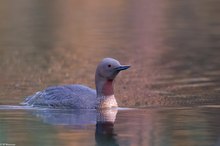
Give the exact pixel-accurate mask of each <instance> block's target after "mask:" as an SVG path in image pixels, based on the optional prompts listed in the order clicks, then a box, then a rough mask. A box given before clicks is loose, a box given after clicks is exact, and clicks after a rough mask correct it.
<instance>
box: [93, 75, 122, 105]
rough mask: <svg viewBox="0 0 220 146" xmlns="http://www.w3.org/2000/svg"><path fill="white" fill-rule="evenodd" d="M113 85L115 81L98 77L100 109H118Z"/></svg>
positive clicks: (97, 88)
mask: <svg viewBox="0 0 220 146" xmlns="http://www.w3.org/2000/svg"><path fill="white" fill-rule="evenodd" d="M113 84H114V80H108V79H105V78H102V77H100V76H96V92H97V101H98V106H97V107H98V108H111V107H118V104H117V102H116V99H115V96H114V88H113Z"/></svg>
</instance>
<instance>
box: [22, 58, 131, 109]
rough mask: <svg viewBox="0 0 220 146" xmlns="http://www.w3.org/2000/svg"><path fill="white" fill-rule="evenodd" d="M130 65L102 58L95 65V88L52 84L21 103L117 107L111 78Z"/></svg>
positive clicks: (92, 107) (48, 105) (77, 107)
mask: <svg viewBox="0 0 220 146" xmlns="http://www.w3.org/2000/svg"><path fill="white" fill-rule="evenodd" d="M129 67H130V66H127V65H121V64H120V63H119V62H118V61H117V60H115V59H112V58H104V59H103V60H102V61H101V62H100V63H99V64H98V66H97V69H96V75H95V83H96V90H94V89H91V88H89V87H86V86H84V85H78V84H74V85H63V86H53V87H49V88H46V89H44V90H43V91H39V92H36V93H35V94H33V95H31V96H28V97H27V98H26V99H25V101H24V102H23V103H22V104H23V105H28V106H39V107H49V108H71V109H94V108H111V107H117V106H118V105H117V102H116V99H115V96H114V91H113V80H114V79H115V77H116V76H117V74H118V73H119V72H120V71H121V70H126V69H128V68H129Z"/></svg>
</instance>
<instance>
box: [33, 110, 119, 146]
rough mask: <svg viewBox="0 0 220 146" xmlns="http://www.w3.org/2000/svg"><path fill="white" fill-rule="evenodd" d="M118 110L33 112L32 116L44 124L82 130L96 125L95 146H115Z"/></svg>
mask: <svg viewBox="0 0 220 146" xmlns="http://www.w3.org/2000/svg"><path fill="white" fill-rule="evenodd" d="M117 112H118V109H102V110H50V109H49V110H34V111H33V114H34V115H35V116H36V117H38V118H40V119H41V120H42V121H43V122H44V123H47V124H52V125H67V126H68V127H74V128H77V129H81V128H82V129H83V128H84V127H85V126H87V125H96V130H95V140H96V144H97V146H103V145H105V146H108V145H111V146H117V145H119V144H118V143H117V140H116V138H115V136H116V134H115V133H114V122H115V120H116V115H117Z"/></svg>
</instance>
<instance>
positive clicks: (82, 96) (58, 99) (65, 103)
mask: <svg viewBox="0 0 220 146" xmlns="http://www.w3.org/2000/svg"><path fill="white" fill-rule="evenodd" d="M23 105H31V106H42V107H51V108H72V109H83V108H84V109H93V108H95V107H96V106H97V101H96V91H95V90H94V89H91V88H89V87H86V86H83V85H77V84H76V85H64V86H52V87H49V88H46V89H45V90H43V91H39V92H36V93H35V94H34V95H31V96H28V97H27V98H26V99H25V101H24V102H23Z"/></svg>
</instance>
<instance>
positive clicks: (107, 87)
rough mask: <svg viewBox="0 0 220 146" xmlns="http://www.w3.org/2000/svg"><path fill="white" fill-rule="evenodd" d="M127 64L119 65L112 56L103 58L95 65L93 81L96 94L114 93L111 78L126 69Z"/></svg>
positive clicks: (106, 94) (107, 94)
mask: <svg viewBox="0 0 220 146" xmlns="http://www.w3.org/2000/svg"><path fill="white" fill-rule="evenodd" d="M129 67H130V66H129V65H121V64H120V63H119V61H117V60H115V59H113V58H104V59H103V60H102V61H101V62H100V63H99V64H98V66H97V69H96V76H95V83H96V91H97V96H109V95H114V90H113V80H114V79H115V77H116V76H117V74H118V73H119V72H120V71H122V70H126V69H128V68H129Z"/></svg>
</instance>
